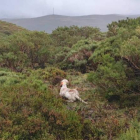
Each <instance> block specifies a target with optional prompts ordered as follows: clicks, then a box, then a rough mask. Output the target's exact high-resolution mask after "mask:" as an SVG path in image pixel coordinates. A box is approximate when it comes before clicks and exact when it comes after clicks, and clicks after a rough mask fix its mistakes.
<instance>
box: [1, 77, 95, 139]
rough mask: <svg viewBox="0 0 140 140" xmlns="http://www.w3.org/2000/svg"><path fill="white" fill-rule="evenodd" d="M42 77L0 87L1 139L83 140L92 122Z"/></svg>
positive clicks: (87, 135) (88, 135)
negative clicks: (42, 81) (85, 119)
mask: <svg viewBox="0 0 140 140" xmlns="http://www.w3.org/2000/svg"><path fill="white" fill-rule="evenodd" d="M41 86H43V83H41V81H39V80H37V79H36V80H33V81H32V82H31V81H30V82H27V81H25V82H23V83H22V84H17V85H15V86H14V85H13V86H9V87H0V98H1V102H0V113H1V115H0V129H1V130H2V131H0V138H2V139H5V140H6V139H17V140H21V139H24V140H25V139H28V140H30V139H31V140H32V139H45V138H46V137H47V138H48V139H81V138H82V137H84V136H86V137H90V135H93V133H90V134H88V133H87V134H83V133H82V132H83V131H85V130H84V129H86V128H87V127H88V128H90V129H91V130H92V127H91V125H90V122H84V121H83V120H82V118H81V117H80V116H79V115H78V114H77V113H76V112H74V111H70V110H67V109H66V106H65V105H64V104H63V102H62V100H61V99H60V98H58V97H57V95H54V94H53V93H52V92H51V91H49V90H48V89H47V88H46V89H42V88H41Z"/></svg>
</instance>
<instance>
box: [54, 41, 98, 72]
mask: <svg viewBox="0 0 140 140" xmlns="http://www.w3.org/2000/svg"><path fill="white" fill-rule="evenodd" d="M97 46H98V43H97V42H92V41H91V40H81V41H78V42H77V43H76V44H75V45H73V46H72V47H71V48H69V49H67V48H66V49H64V51H63V50H61V51H60V52H59V53H58V54H57V55H56V58H57V59H58V60H61V61H60V62H61V63H60V67H61V68H63V69H73V68H74V69H76V70H79V71H81V72H83V73H85V72H87V71H88V69H90V68H91V66H94V63H92V62H91V61H90V60H89V58H90V56H91V54H92V53H93V52H94V50H95V49H96V48H97ZM66 52H67V53H66Z"/></svg>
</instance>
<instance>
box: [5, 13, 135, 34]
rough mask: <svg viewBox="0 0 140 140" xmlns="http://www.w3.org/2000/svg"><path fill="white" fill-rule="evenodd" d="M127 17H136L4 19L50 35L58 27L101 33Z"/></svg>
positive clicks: (93, 16)
mask: <svg viewBox="0 0 140 140" xmlns="http://www.w3.org/2000/svg"><path fill="white" fill-rule="evenodd" d="M127 17H130V18H131V17H132V18H135V17H138V16H137V15H134V16H125V15H89V16H73V17H72V16H60V15H48V16H43V17H37V18H26V19H5V20H6V21H8V22H11V23H14V24H17V25H19V26H21V27H24V28H26V29H29V30H37V31H45V32H48V33H51V32H52V31H53V30H55V29H56V28H57V27H60V26H62V27H63V26H72V25H76V26H79V27H81V26H92V27H97V28H100V29H101V31H103V32H105V31H107V25H108V24H109V23H111V22H112V21H118V20H122V19H126V18H127Z"/></svg>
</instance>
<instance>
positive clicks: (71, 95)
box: [59, 79, 87, 104]
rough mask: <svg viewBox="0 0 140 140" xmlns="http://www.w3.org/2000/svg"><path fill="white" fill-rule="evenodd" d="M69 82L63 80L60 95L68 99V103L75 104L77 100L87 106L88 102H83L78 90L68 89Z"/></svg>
mask: <svg viewBox="0 0 140 140" xmlns="http://www.w3.org/2000/svg"><path fill="white" fill-rule="evenodd" d="M68 83H69V82H68V80H67V79H63V80H62V81H61V89H60V93H59V95H60V96H62V97H65V98H67V99H68V102H74V101H76V100H77V99H78V100H79V101H81V102H83V103H85V104H87V102H85V101H84V100H82V99H81V98H80V97H79V92H78V91H77V90H76V89H69V88H67V84H68Z"/></svg>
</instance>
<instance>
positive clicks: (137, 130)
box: [118, 120, 140, 140]
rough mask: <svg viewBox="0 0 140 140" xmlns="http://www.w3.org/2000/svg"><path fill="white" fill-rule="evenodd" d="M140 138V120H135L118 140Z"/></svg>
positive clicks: (136, 139)
mask: <svg viewBox="0 0 140 140" xmlns="http://www.w3.org/2000/svg"><path fill="white" fill-rule="evenodd" d="M139 139H140V122H138V121H136V120H135V121H133V122H131V124H130V127H129V129H127V130H126V132H125V133H123V134H121V135H120V137H119V138H118V140H139Z"/></svg>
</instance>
